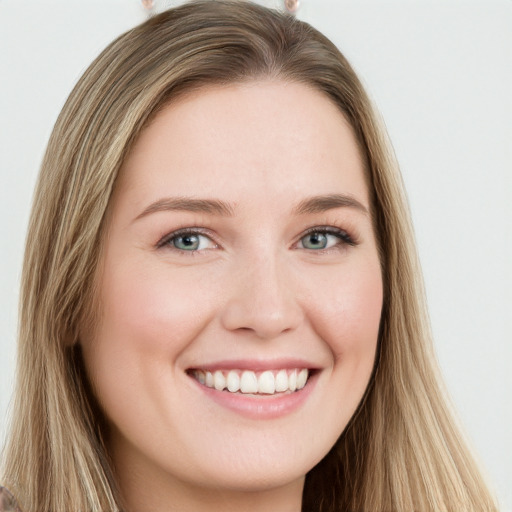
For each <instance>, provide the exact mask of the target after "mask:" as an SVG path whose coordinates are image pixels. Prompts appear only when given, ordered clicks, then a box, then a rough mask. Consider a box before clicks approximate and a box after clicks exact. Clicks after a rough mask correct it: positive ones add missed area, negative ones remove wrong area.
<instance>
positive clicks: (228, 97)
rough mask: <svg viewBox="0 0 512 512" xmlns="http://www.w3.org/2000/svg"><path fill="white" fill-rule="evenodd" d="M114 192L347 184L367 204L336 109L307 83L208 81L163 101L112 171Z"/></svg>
mask: <svg viewBox="0 0 512 512" xmlns="http://www.w3.org/2000/svg"><path fill="white" fill-rule="evenodd" d="M118 188H119V191H120V192H121V193H126V194H132V195H135V196H137V197H134V198H132V199H133V200H135V201H137V200H138V199H137V198H140V200H141V201H142V198H143V196H145V195H151V194H152V195H155V194H158V191H159V190H160V191H161V193H162V194H171V193H172V194H173V195H185V196H198V195H202V196H204V195H207V196H214V197H219V196H222V197H223V198H224V199H226V200H230V201H231V200H232V201H234V202H239V201H240V198H241V197H243V196H244V194H245V193H249V192H251V193H253V192H254V191H255V190H259V191H260V192H261V193H262V194H263V195H264V196H266V197H269V196H272V197H274V198H276V199H279V200H281V199H282V200H286V199H287V198H292V197H297V196H300V195H305V193H306V189H310V190H309V193H310V194H329V193H336V192H341V193H349V194H352V195H356V196H358V197H359V199H360V200H362V201H363V202H365V203H366V205H367V206H369V205H368V203H367V201H368V194H367V187H366V181H365V176H364V169H363V164H362V158H361V154H360V151H359V147H358V144H357V142H356V139H355V137H354V135H353V131H352V128H351V127H350V125H349V123H348V122H347V120H346V119H345V117H344V115H343V114H342V113H341V111H340V110H339V108H338V107H337V106H336V105H335V104H334V103H333V102H332V101H331V100H330V99H329V98H328V97H327V96H326V95H325V94H323V93H321V92H320V91H317V90H316V89H313V88H311V87H309V86H307V85H304V84H299V83H293V82H283V81H271V80H268V81H254V82H248V83H241V84H231V85H227V86H210V87H205V88H203V89H200V90H198V91H194V92H193V93H190V94H188V95H186V96H183V97H180V98H178V99H177V100H175V101H174V102H171V103H170V104H169V105H167V106H166V107H165V108H164V109H163V110H162V111H161V112H159V113H158V114H157V115H156V116H155V118H154V119H153V120H152V122H151V123H150V125H149V126H148V127H146V128H145V129H144V130H143V132H142V133H141V135H140V136H139V138H138V139H137V141H136V143H135V144H134V146H133V148H132V150H131V152H130V153H129V155H128V157H127V159H126V161H125V164H124V165H123V168H122V170H121V176H120V179H119V182H118Z"/></svg>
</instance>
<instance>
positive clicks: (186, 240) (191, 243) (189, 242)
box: [175, 235, 198, 249]
mask: <svg viewBox="0 0 512 512" xmlns="http://www.w3.org/2000/svg"><path fill="white" fill-rule="evenodd" d="M175 245H176V246H177V247H178V248H185V249H191V248H192V249H193V248H195V247H196V246H197V245H198V239H197V236H196V235H184V236H180V237H179V238H177V239H176V243H175Z"/></svg>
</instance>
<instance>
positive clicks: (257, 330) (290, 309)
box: [221, 255, 303, 339]
mask: <svg viewBox="0 0 512 512" xmlns="http://www.w3.org/2000/svg"><path fill="white" fill-rule="evenodd" d="M283 263H284V262H281V264H280V263H279V262H278V259H277V258H276V257H275V256H270V255H267V256H260V257H258V258H251V259H250V261H245V262H241V263H240V265H239V269H238V270H237V271H236V272H234V273H233V274H232V275H231V277H230V279H231V280H232V283H233V286H232V288H231V290H232V291H231V293H230V296H229V299H228V300H227V302H226V303H225V306H224V309H223V311H222V315H221V321H222V324H223V326H224V328H226V329H228V330H230V331H245V332H251V333H253V334H254V335H255V336H256V337H257V338H260V339H272V338H276V337H278V336H279V335H280V334H283V333H285V332H289V331H290V332H291V331H293V330H295V329H296V328H297V327H298V326H299V325H300V322H301V321H302V319H303V311H302V308H301V306H300V304H299V301H298V297H297V294H296V293H295V292H294V288H295V287H294V285H293V282H294V276H293V272H292V271H291V269H290V268H286V265H284V264H283Z"/></svg>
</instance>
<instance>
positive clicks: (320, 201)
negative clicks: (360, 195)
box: [294, 194, 369, 215]
mask: <svg viewBox="0 0 512 512" xmlns="http://www.w3.org/2000/svg"><path fill="white" fill-rule="evenodd" d="M335 208H354V209H356V210H359V211H360V212H362V213H364V214H365V215H368V213H369V212H368V208H366V206H364V205H363V204H362V203H360V202H359V201H358V200H357V199H355V198H354V197H352V196H349V195H344V194H329V195H324V196H314V197H309V198H307V199H304V200H303V201H301V202H300V203H299V204H298V205H297V206H296V207H295V209H294V213H295V214H298V215H305V214H308V213H321V212H325V211H328V210H334V209H335Z"/></svg>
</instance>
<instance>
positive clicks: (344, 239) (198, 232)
mask: <svg viewBox="0 0 512 512" xmlns="http://www.w3.org/2000/svg"><path fill="white" fill-rule="evenodd" d="M312 233H315V234H321V235H334V236H335V237H337V238H338V239H339V241H338V243H336V244H335V246H333V247H328V248H324V249H307V248H306V247H303V249H304V250H306V251H310V252H312V253H326V252H331V251H333V250H339V249H340V248H341V247H343V246H350V247H355V246H356V245H358V242H357V240H355V239H354V238H353V237H352V236H351V235H349V233H347V231H345V230H344V229H340V228H336V227H333V226H314V227H311V228H308V229H307V230H306V231H305V232H304V233H303V234H302V235H301V236H300V238H299V240H298V242H296V244H298V243H300V242H301V241H302V240H303V239H304V238H305V237H307V236H308V235H310V234H312ZM186 235H189V236H204V237H207V238H208V239H210V241H211V242H212V243H213V244H214V245H216V246H218V244H217V242H215V240H214V239H213V238H212V236H211V234H210V232H209V231H207V230H203V229H201V228H183V229H178V230H176V231H173V232H172V233H169V234H167V235H165V236H164V237H163V238H162V239H161V240H160V241H159V242H158V243H157V244H156V248H157V249H165V248H168V249H170V250H172V251H175V252H177V253H179V254H183V255H185V254H186V255H187V256H196V255H197V254H198V253H200V252H203V251H204V250H207V249H202V250H197V249H196V250H188V251H187V250H184V249H179V248H177V247H175V246H174V247H173V246H171V242H172V241H173V240H176V239H177V238H179V237H184V236H186Z"/></svg>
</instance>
